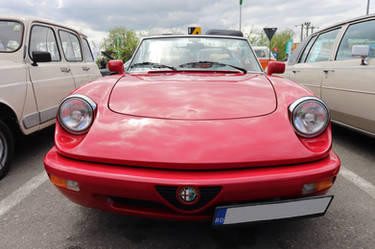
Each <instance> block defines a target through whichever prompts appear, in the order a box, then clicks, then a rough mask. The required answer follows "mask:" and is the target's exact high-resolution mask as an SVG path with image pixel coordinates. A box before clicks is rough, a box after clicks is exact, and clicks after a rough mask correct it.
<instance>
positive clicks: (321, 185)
mask: <svg viewBox="0 0 375 249" xmlns="http://www.w3.org/2000/svg"><path fill="white" fill-rule="evenodd" d="M334 179H335V178H334V177H330V178H328V179H325V180H323V181H319V182H313V183H308V184H305V185H303V188H302V194H303V195H307V194H311V193H315V192H319V191H322V190H325V189H328V188H330V187H331V186H332V185H333V182H334Z"/></svg>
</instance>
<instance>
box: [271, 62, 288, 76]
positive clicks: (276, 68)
mask: <svg viewBox="0 0 375 249" xmlns="http://www.w3.org/2000/svg"><path fill="white" fill-rule="evenodd" d="M284 72H285V63H282V62H278V61H272V62H270V63H269V64H268V69H267V74H268V75H272V74H274V73H277V74H282V73H284Z"/></svg>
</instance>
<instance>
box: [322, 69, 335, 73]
mask: <svg viewBox="0 0 375 249" xmlns="http://www.w3.org/2000/svg"><path fill="white" fill-rule="evenodd" d="M334 71H335V70H334V69H324V70H323V72H324V73H329V72H332V73H333V72H334Z"/></svg>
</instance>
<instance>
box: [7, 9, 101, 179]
mask: <svg viewBox="0 0 375 249" xmlns="http://www.w3.org/2000/svg"><path fill="white" fill-rule="evenodd" d="M0 75H1V77H0V178H2V177H3V176H4V175H5V173H6V172H7V170H8V168H9V165H10V162H11V159H12V155H13V151H14V134H16V133H21V134H25V135H28V134H31V133H33V132H36V131H38V130H41V129H43V128H45V127H47V126H50V125H52V124H54V123H55V118H56V112H57V109H58V105H59V103H60V102H61V100H62V99H63V98H64V97H65V96H66V95H68V93H70V92H71V91H73V90H74V89H75V88H76V87H79V86H81V85H83V84H85V83H87V82H89V81H92V80H95V79H97V78H98V77H99V76H100V73H99V70H98V68H97V66H96V64H95V63H94V59H93V56H92V53H91V50H90V45H89V43H88V41H87V37H86V36H85V35H83V34H80V33H78V32H77V31H75V30H73V29H71V28H69V27H65V26H63V25H60V24H56V23H53V22H50V21H47V20H42V19H38V18H33V17H16V16H0Z"/></svg>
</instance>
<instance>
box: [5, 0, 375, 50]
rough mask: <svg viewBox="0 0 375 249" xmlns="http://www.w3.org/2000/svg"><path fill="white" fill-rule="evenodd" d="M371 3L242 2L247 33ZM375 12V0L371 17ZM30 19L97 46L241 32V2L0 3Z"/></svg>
mask: <svg viewBox="0 0 375 249" xmlns="http://www.w3.org/2000/svg"><path fill="white" fill-rule="evenodd" d="M366 6H367V0H354V1H353V0H329V1H327V0H297V1H296V0H284V1H282V0H262V1H259V0H243V5H242V31H243V32H244V33H245V34H246V33H249V32H250V30H261V29H262V28H263V27H277V28H278V30H284V29H286V28H290V29H292V30H293V31H294V32H295V34H296V35H295V41H296V42H299V34H300V30H299V28H298V27H296V25H299V24H301V23H304V22H306V21H309V22H311V23H312V24H313V25H314V26H316V27H319V28H323V27H325V26H330V25H332V24H335V23H337V22H340V21H344V20H346V19H350V18H353V17H357V16H362V15H364V14H365V12H366ZM373 12H374V13H375V0H373V3H372V4H370V13H373ZM1 14H16V15H31V16H37V17H41V18H46V19H50V20H53V21H55V22H58V23H62V24H65V25H67V26H70V27H73V28H75V29H77V30H78V31H80V32H82V33H84V34H86V35H87V36H88V37H89V39H91V41H92V42H93V43H94V44H96V45H98V46H99V44H100V42H101V40H102V39H103V38H104V37H105V36H106V34H107V31H108V30H109V29H111V28H114V27H118V26H123V27H126V28H127V29H131V30H134V31H136V32H137V34H138V35H139V36H147V35H155V34H162V33H183V34H186V33H187V28H188V27H189V26H201V27H202V29H203V31H205V30H207V29H211V28H217V29H238V28H239V0H185V1H181V0H180V1H179V0H100V1H99V0H87V1H84V0H11V1H9V0H0V15H1Z"/></svg>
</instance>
